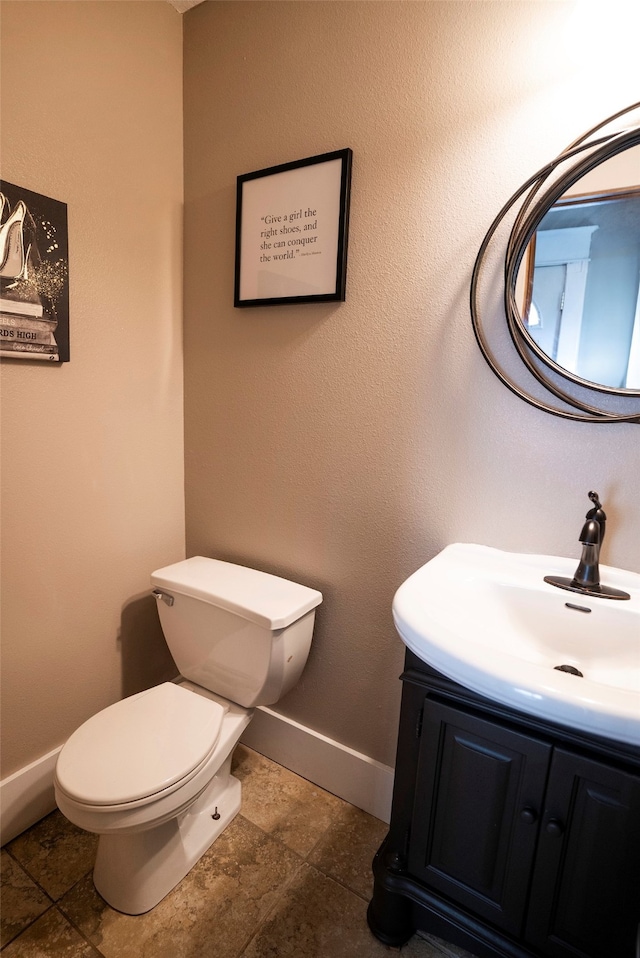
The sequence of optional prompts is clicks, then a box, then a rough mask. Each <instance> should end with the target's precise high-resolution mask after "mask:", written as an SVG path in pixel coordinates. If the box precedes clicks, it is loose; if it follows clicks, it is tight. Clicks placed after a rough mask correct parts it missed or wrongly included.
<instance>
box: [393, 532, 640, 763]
mask: <svg viewBox="0 0 640 958" xmlns="http://www.w3.org/2000/svg"><path fill="white" fill-rule="evenodd" d="M577 564H578V561H577V559H576V558H573V559H562V558H557V557H556V556H539V555H521V554H519V553H512V552H502V551H500V550H499V549H491V548H488V547H487V546H479V545H468V544H462V543H456V544H455V545H451V546H447V548H446V549H444V550H443V551H442V552H441V553H440V554H439V555H437V556H436V557H435V558H434V559H432V560H431V562H427V564H426V565H424V566H422V568H420V569H418V571H417V572H414V574H413V575H412V576H410V577H409V578H408V579H407V581H406V582H404V583H403V585H401V586H400V588H399V589H398V591H397V593H396V595H395V598H394V600H393V618H394V621H395V624H396V628H397V630H398V632H399V634H400V636H401V638H402V640H403V642H404V643H405V645H406V646H407V647H408V648H409V649H411V651H412V652H415V654H416V655H417V656H419V658H421V659H422V660H423V661H424V662H426V663H427V664H428V665H431V666H432V667H433V668H434V669H436V670H437V671H439V672H442V673H443V674H444V675H446V676H448V677H449V678H451V679H453V680H454V681H456V682H459V683H460V684H461V685H464V686H466V687H467V688H469V689H471V690H473V691H474V692H478V693H479V694H481V695H485V696H487V697H488V698H490V699H493V700H495V701H498V702H502V703H503V704H505V705H509V706H511V707H512V708H515V709H518V710H519V711H522V712H527V713H529V714H532V715H536V716H538V717H540V718H544V719H548V720H550V721H552V722H557V723H559V724H561V725H565V726H569V727H571V728H575V729H580V730H582V731H585V732H591V733H593V734H595V735H601V736H605V737H607V738H612V739H615V740H617V741H620V742H626V743H629V744H633V745H640V575H638V574H637V573H635V572H624V571H622V570H621V569H613V568H611V567H608V566H600V580H601V582H602V584H603V585H609V586H614V587H615V588H618V589H623V590H624V591H625V592H628V593H629V594H630V596H631V598H630V599H628V600H618V599H602V598H591V597H589V596H585V595H581V594H578V593H575V592H566V591H563V590H561V589H558V588H556V587H555V586H552V585H549V584H548V583H546V582H545V581H544V577H545V575H549V574H551V575H563V576H569V577H572V576H573V575H574V573H575V570H576V566H577ZM576 607H577V608H576ZM587 610H589V611H587ZM559 665H569V666H573V667H574V668H576V669H578V670H579V671H580V672H581V673H582V675H583V677H580V676H577V675H573V674H570V673H567V672H560V671H557V670H556V667H557V666H559Z"/></svg>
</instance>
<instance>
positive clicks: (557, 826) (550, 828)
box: [546, 818, 564, 838]
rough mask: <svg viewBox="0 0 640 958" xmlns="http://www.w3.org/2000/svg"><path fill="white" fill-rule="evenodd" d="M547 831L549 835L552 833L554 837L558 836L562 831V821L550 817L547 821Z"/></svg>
mask: <svg viewBox="0 0 640 958" xmlns="http://www.w3.org/2000/svg"><path fill="white" fill-rule="evenodd" d="M546 830H547V832H548V834H549V835H553V837H554V838H559V837H560V835H562V833H563V831H564V826H563V824H562V822H559V821H558V819H557V818H550V819H549V821H548V822H547V829H546Z"/></svg>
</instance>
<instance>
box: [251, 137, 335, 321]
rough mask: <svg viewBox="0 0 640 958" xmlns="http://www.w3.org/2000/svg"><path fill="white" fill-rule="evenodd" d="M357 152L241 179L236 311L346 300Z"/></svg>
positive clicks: (322, 156) (287, 165) (315, 158)
mask: <svg viewBox="0 0 640 958" xmlns="http://www.w3.org/2000/svg"><path fill="white" fill-rule="evenodd" d="M352 159H353V152H352V150H350V149H344V150H336V151H334V152H332V153H321V154H319V155H318V156H310V157H307V158H306V159H303V160H296V161H294V162H292V163H284V164H282V165H281V166H272V167H269V168H268V169H264V170H258V171H256V172H254V173H245V174H243V175H242V176H238V181H237V204H236V260H235V288H234V300H233V305H234V306H237V307H240V308H242V307H248V306H280V305H283V304H287V303H326V302H333V301H338V302H344V300H345V296H346V279H347V241H348V233H349V203H350V195H351V167H352Z"/></svg>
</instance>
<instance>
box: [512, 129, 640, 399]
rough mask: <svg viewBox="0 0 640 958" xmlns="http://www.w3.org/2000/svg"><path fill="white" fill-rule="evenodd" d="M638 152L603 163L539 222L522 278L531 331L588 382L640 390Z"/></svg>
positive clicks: (541, 344)
mask: <svg viewBox="0 0 640 958" xmlns="http://www.w3.org/2000/svg"><path fill="white" fill-rule="evenodd" d="M639 184H640V147H634V148H632V149H630V150H627V151H626V152H625V153H623V154H620V155H618V156H615V157H613V158H611V159H609V160H607V161H606V162H605V163H602V164H600V166H599V167H597V168H596V169H595V170H592V171H591V172H590V173H589V174H588V175H587V176H585V177H583V178H582V179H581V180H579V181H578V182H577V183H576V184H575V185H574V187H573V188H572V190H571V192H570V193H565V194H564V195H563V196H562V198H561V199H560V200H559V201H558V202H557V203H556V204H555V205H554V206H552V207H551V208H550V209H549V210H548V211H547V213H546V214H545V215H544V216H543V217H542V219H541V220H540V223H539V225H538V228H537V230H536V233H535V234H534V237H533V239H532V240H531V242H530V244H529V247H528V249H527V253H526V255H525V257H524V259H523V266H522V268H521V270H520V273H519V275H518V284H517V285H518V291H519V294H518V297H517V298H518V302H519V303H520V304H521V309H520V314H521V317H522V322H523V325H524V328H525V330H526V332H527V333H528V334H529V336H530V337H531V339H532V340H533V342H534V343H535V344H536V345H537V346H538V347H539V349H540V350H541V351H542V352H543V353H544V354H545V355H546V356H548V357H549V359H550V360H552V361H553V362H554V363H556V364H557V365H558V366H560V367H562V369H565V370H567V371H568V372H569V373H571V374H573V375H574V376H577V377H579V378H580V379H582V380H585V381H586V382H588V383H591V384H595V385H601V386H609V387H613V388H616V389H623V390H624V389H629V390H639V389H640V185H639Z"/></svg>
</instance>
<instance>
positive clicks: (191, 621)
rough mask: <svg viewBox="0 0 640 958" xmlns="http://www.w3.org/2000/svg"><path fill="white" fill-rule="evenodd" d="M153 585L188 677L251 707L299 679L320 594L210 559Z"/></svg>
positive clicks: (178, 568)
mask: <svg viewBox="0 0 640 958" xmlns="http://www.w3.org/2000/svg"><path fill="white" fill-rule="evenodd" d="M151 583H152V586H153V592H154V595H155V596H156V598H157V606H158V613H159V615H160V624H161V625H162V630H163V632H164V636H165V639H166V640H167V645H168V646H169V649H170V651H171V654H172V655H173V658H174V660H175V663H176V665H177V666H178V669H179V670H180V674H181V675H182V676H184V678H186V679H189V680H190V681H191V682H195V683H196V684H197V685H200V686H202V687H203V688H205V689H208V690H209V691H210V692H215V693H217V694H218V695H221V696H223V697H224V698H226V699H230V700H231V701H232V702H237V703H238V705H242V706H244V707H245V708H252V707H253V706H256V705H272V704H273V703H274V702H277V701H278V699H280V698H282V696H283V695H284V694H285V693H286V692H288V691H289V689H290V688H292V687H293V685H295V683H296V682H297V681H298V679H299V677H300V675H301V673H302V670H303V668H304V666H305V663H306V661H307V656H308V655H309V648H310V646H311V636H312V633H313V623H314V619H315V609H316V606H318V605H319V604H320V603H321V602H322V595H321V593H320V592H317V591H316V590H315V589H308V588H307V587H306V586H303V585H298V584H297V583H295V582H290V581H289V580H288V579H282V578H280V577H279V576H275V575H270V574H269V573H266V572H259V571H258V570H256V569H249V568H247V567H245V566H240V565H234V564H233V563H231V562H222V561H221V560H219V559H208V558H205V557H204V556H194V557H193V558H191V559H185V560H184V561H182V562H176V563H174V564H173V565H169V566H165V568H163V569H158V570H157V571H156V572H153V573H152V575H151Z"/></svg>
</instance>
